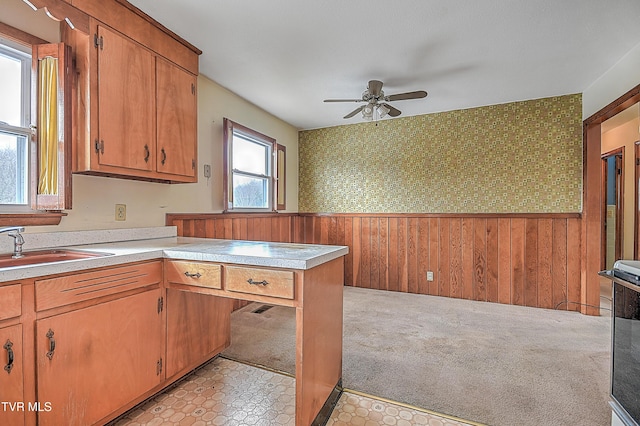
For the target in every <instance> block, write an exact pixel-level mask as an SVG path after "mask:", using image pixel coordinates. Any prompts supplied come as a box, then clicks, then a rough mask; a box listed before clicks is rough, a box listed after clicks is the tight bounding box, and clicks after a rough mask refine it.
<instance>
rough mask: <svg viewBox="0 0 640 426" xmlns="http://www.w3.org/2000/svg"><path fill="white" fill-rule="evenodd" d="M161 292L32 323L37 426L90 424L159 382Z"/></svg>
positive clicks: (160, 377)
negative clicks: (40, 407)
mask: <svg viewBox="0 0 640 426" xmlns="http://www.w3.org/2000/svg"><path fill="white" fill-rule="evenodd" d="M159 297H160V290H159V289H154V290H149V291H146V292H144V293H139V294H135V295H132V296H127V297H123V298H122V299H117V300H113V301H110V302H106V303H101V304H98V305H95V306H91V307H88V308H84V309H78V310H76V311H72V312H68V313H64V314H60V315H55V316H52V317H50V318H44V319H40V320H37V321H36V350H37V354H36V362H37V385H38V388H37V397H38V401H39V402H40V404H41V405H43V406H45V404H47V403H48V404H50V406H51V408H52V409H51V411H48V412H46V411H41V412H39V413H38V424H39V425H62V424H64V425H79V426H80V425H88V424H94V423H95V422H97V421H99V420H100V419H102V418H104V417H105V416H108V415H109V414H111V413H112V412H114V411H115V410H117V409H118V408H120V407H122V406H124V405H126V404H127V403H129V402H131V401H132V400H134V399H135V398H137V397H139V396H141V395H142V394H144V393H145V392H147V391H149V390H150V389H152V388H153V387H155V386H156V385H158V384H160V382H161V379H162V377H163V375H162V372H161V368H159V367H160V366H161V351H162V321H161V315H160V314H159V313H158V299H159Z"/></svg>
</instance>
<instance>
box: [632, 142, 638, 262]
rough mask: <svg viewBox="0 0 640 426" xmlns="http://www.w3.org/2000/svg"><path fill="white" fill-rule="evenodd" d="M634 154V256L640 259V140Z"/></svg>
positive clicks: (636, 144) (635, 146)
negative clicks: (639, 192)
mask: <svg viewBox="0 0 640 426" xmlns="http://www.w3.org/2000/svg"><path fill="white" fill-rule="evenodd" d="M634 155H635V159H634V161H633V164H634V167H633V168H634V171H635V182H634V184H633V186H634V187H635V189H634V197H633V202H634V204H633V205H634V215H633V216H634V221H633V239H634V242H633V258H634V259H636V260H638V256H639V255H640V236H639V235H638V233H639V232H640V225H639V224H640V207H639V206H640V204H639V203H640V197H639V194H638V191H640V141H637V142H636V143H635V145H634Z"/></svg>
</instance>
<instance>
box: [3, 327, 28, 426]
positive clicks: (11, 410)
mask: <svg viewBox="0 0 640 426" xmlns="http://www.w3.org/2000/svg"><path fill="white" fill-rule="evenodd" d="M22 347H23V346H22V325H21V324H16V325H13V326H9V327H2V328H0V401H1V402H2V405H1V406H0V419H1V421H0V424H2V425H7V426H21V425H23V424H24V421H25V417H24V414H25V410H27V409H28V408H29V407H26V406H25V404H27V402H25V398H24V383H23V376H22V371H23V369H22V360H23V357H22V352H23V351H22Z"/></svg>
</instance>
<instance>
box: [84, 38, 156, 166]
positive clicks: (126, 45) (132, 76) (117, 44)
mask: <svg viewBox="0 0 640 426" xmlns="http://www.w3.org/2000/svg"><path fill="white" fill-rule="evenodd" d="M98 37H99V40H101V41H100V42H99V43H98V44H99V46H100V47H97V48H96V49H98V134H99V139H100V145H99V147H100V148H99V150H98V158H99V160H98V161H99V163H100V165H104V166H116V167H123V168H127V169H136V170H149V171H153V170H155V127H156V122H155V113H156V110H155V60H154V57H153V55H152V54H151V52H149V51H147V50H146V49H144V48H142V47H141V46H139V45H138V44H136V43H134V42H133V41H131V40H129V39H128V38H126V37H124V36H122V35H120V34H118V33H116V32H114V31H112V30H110V29H107V28H105V27H102V26H98Z"/></svg>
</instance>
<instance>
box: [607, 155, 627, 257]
mask: <svg viewBox="0 0 640 426" xmlns="http://www.w3.org/2000/svg"><path fill="white" fill-rule="evenodd" d="M602 161H603V162H602V168H603V170H602V177H603V179H602V180H603V185H602V188H603V193H602V200H603V206H602V207H603V217H604V220H603V221H602V235H603V236H604V238H602V254H603V264H604V269H611V268H613V263H614V262H615V261H616V260H619V259H622V247H623V245H622V241H623V235H624V234H623V229H624V228H623V226H624V225H623V224H624V209H623V203H624V147H621V148H618V149H616V150H614V151H610V152H607V153H606V154H603V155H602Z"/></svg>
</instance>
